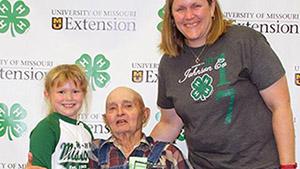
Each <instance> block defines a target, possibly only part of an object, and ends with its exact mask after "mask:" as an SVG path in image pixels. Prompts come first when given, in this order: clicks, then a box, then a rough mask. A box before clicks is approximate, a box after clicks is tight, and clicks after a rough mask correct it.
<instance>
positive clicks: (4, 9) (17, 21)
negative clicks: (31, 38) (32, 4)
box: [0, 0, 30, 37]
mask: <svg viewBox="0 0 300 169" xmlns="http://www.w3.org/2000/svg"><path fill="white" fill-rule="evenodd" d="M29 11H30V10H29V7H28V6H26V5H25V3H24V2H23V1H17V2H16V3H15V4H14V6H13V10H12V9H11V4H10V3H9V1H7V0H2V1H0V33H4V32H6V31H7V30H8V29H9V27H10V32H11V34H12V36H13V37H15V33H14V30H15V31H16V32H17V33H19V34H22V33H24V32H25V31H26V30H27V29H28V28H29V26H30V23H29V21H28V20H27V19H25V18H23V17H25V16H26V15H28V14H29ZM10 25H11V26H10Z"/></svg>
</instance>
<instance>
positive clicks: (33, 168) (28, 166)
mask: <svg viewBox="0 0 300 169" xmlns="http://www.w3.org/2000/svg"><path fill="white" fill-rule="evenodd" d="M25 169H46V168H44V167H39V166H34V165H32V153H31V152H29V153H28V161H27V164H26V166H25Z"/></svg>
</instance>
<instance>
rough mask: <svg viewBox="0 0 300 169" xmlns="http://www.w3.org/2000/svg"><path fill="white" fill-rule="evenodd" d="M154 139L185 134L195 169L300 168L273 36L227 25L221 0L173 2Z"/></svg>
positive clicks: (167, 24)
mask: <svg viewBox="0 0 300 169" xmlns="http://www.w3.org/2000/svg"><path fill="white" fill-rule="evenodd" d="M163 24H164V25H163V30H162V41H161V44H160V49H161V50H162V52H163V53H164V56H163V57H162V59H161V62H160V66H159V73H158V74H159V75H158V78H159V85H158V100H157V104H158V106H159V107H160V108H161V119H160V121H159V123H158V124H157V125H156V126H155V128H154V129H153V131H152V133H151V135H152V136H153V137H154V138H155V139H157V140H163V141H173V140H174V139H175V138H176V137H177V135H178V134H179V133H180V131H181V129H182V127H184V130H185V135H186V142H187V145H188V150H189V160H190V162H191V163H192V165H193V167H194V168H205V169H209V168H214V169H215V168H222V169H225V168H230V169H232V168H239V169H240V168H251V169H258V168H263V169H271V168H272V169H274V168H287V167H288V168H296V163H295V141H294V137H295V136H294V126H293V117H292V110H291V106H290V97H289V92H288V87H287V80H286V77H285V71H284V69H283V67H282V65H281V63H280V60H279V59H278V57H277V56H276V54H275V53H274V51H273V50H272V49H271V47H270V46H269V44H268V42H267V40H266V39H265V37H264V36H263V35H262V34H260V33H259V32H256V31H254V30H252V29H250V28H247V27H243V26H236V25H232V23H231V22H230V21H228V20H225V19H224V18H223V14H222V11H221V9H220V6H219V4H218V2H217V1H216V0H166V5H165V15H164V22H163Z"/></svg>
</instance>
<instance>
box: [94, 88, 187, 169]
mask: <svg viewBox="0 0 300 169" xmlns="http://www.w3.org/2000/svg"><path fill="white" fill-rule="evenodd" d="M149 115H150V109H149V108H147V107H145V105H144V102H143V99H142V97H141V95H140V94H138V93H137V92H136V91H134V90H133V89H130V88H127V87H118V88H116V89H114V90H112V91H111V92H110V93H109V95H108V97H107V99H106V113H105V115H104V116H103V117H104V120H105V123H106V125H107V127H108V128H109V129H110V131H111V137H110V138H109V139H107V140H95V141H94V148H93V155H94V158H93V159H94V161H93V162H92V163H91V168H115V167H118V168H168V169H171V168H172V169H176V168H178V169H186V168H191V167H190V166H189V163H188V162H187V161H186V160H185V159H184V157H183V155H182V153H181V152H180V150H179V149H178V148H177V147H175V146H174V145H172V144H168V143H163V142H154V141H153V139H152V138H151V137H146V136H145V134H144V133H143V132H142V128H143V126H144V125H145V124H146V123H147V121H148V119H149Z"/></svg>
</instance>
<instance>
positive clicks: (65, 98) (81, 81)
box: [30, 64, 93, 169]
mask: <svg viewBox="0 0 300 169" xmlns="http://www.w3.org/2000/svg"><path fill="white" fill-rule="evenodd" d="M87 86H88V81H87V79H86V76H85V73H84V72H83V71H82V70H81V69H80V68H79V67H78V66H77V65H74V64H72V65H68V64H64V65H59V66H56V67H54V68H53V69H52V70H50V71H49V72H48V74H47V75H46V77H45V91H44V95H45V98H46V99H47V101H48V103H49V105H50V106H49V107H50V111H49V115H48V116H47V117H46V118H44V119H43V120H42V121H40V122H39V123H38V125H37V126H36V127H35V128H34V129H33V130H32V132H31V134H30V152H31V153H32V155H33V159H32V164H33V165H38V166H42V167H46V168H48V169H51V168H55V169H60V168H66V169H72V168H76V169H83V168H89V167H88V162H89V158H88V152H89V151H90V145H91V141H92V139H93V135H92V133H91V131H90V129H89V128H88V126H87V125H86V124H84V123H83V122H81V121H78V120H77V118H78V115H79V113H80V110H81V107H82V104H83V102H84V100H85V97H86V94H87Z"/></svg>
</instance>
